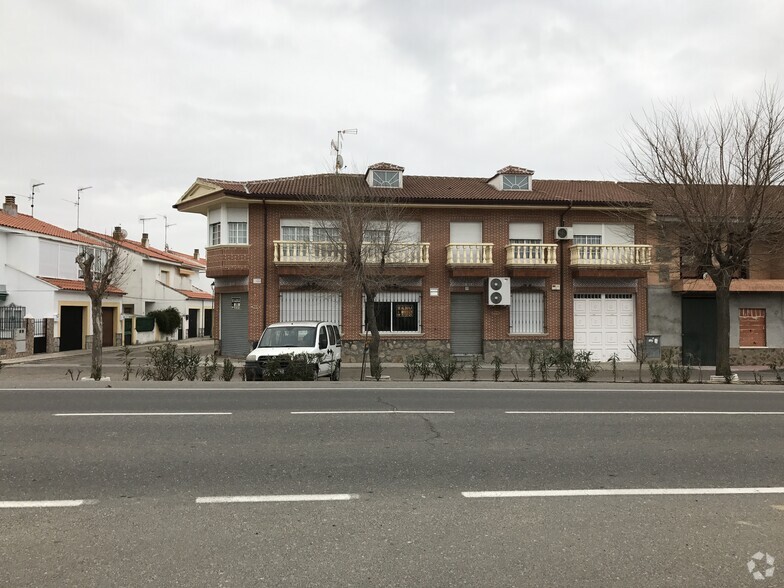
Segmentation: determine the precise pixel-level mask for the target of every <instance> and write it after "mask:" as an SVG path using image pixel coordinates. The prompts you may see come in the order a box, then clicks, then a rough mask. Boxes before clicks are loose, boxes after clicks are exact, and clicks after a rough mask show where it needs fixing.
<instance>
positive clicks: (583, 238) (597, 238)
mask: <svg viewBox="0 0 784 588" xmlns="http://www.w3.org/2000/svg"><path fill="white" fill-rule="evenodd" d="M574 244H575V245H601V244H602V236H601V235H575V236H574ZM580 257H581V258H583V259H601V257H602V251H601V249H599V248H597V247H591V248H589V249H588V250H587V251H585V252H584V253H582V254H581V255H580Z"/></svg>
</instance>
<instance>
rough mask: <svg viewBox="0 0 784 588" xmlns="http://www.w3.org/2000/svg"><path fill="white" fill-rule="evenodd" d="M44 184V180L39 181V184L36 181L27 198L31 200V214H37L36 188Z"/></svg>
mask: <svg viewBox="0 0 784 588" xmlns="http://www.w3.org/2000/svg"><path fill="white" fill-rule="evenodd" d="M33 182H35V180H33ZM43 185H44V183H43V182H38V183H37V184H35V183H34V184H33V187H32V189H31V190H30V195H29V196H28V197H27V199H28V200H29V201H30V216H35V189H36V188H37V187H38V186H43Z"/></svg>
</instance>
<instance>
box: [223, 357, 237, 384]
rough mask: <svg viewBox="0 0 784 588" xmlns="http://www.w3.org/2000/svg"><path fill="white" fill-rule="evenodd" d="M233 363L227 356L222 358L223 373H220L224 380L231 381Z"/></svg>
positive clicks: (233, 368)
mask: <svg viewBox="0 0 784 588" xmlns="http://www.w3.org/2000/svg"><path fill="white" fill-rule="evenodd" d="M234 370H235V367H234V364H233V363H232V362H231V360H230V359H229V358H226V359H224V360H223V373H222V374H221V378H222V379H223V381H224V382H231V380H232V378H233V377H234Z"/></svg>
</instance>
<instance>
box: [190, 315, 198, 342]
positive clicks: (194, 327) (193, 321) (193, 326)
mask: <svg viewBox="0 0 784 588" xmlns="http://www.w3.org/2000/svg"><path fill="white" fill-rule="evenodd" d="M198 329H199V309H198V308H191V309H189V310H188V339H190V338H191V337H198V334H197V333H198Z"/></svg>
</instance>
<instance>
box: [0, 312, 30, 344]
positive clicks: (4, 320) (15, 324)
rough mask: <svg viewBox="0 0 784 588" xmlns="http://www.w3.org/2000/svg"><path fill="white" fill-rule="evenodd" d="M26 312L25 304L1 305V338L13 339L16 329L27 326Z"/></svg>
mask: <svg viewBox="0 0 784 588" xmlns="http://www.w3.org/2000/svg"><path fill="white" fill-rule="evenodd" d="M25 314H27V308H26V307H24V306H13V305H12V306H0V339H13V338H14V331H15V330H16V329H23V328H24V326H25V324H24V316H25Z"/></svg>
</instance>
